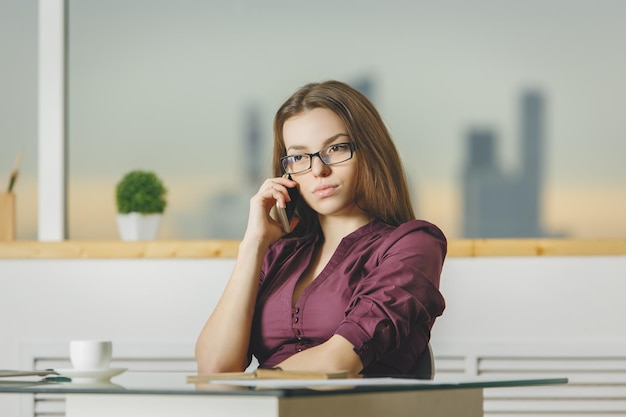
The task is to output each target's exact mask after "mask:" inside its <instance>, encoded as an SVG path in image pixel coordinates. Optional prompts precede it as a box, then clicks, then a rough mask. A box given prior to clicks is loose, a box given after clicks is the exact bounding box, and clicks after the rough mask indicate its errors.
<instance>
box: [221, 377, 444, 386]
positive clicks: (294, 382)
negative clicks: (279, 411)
mask: <svg viewBox="0 0 626 417" xmlns="http://www.w3.org/2000/svg"><path fill="white" fill-rule="evenodd" d="M216 382H219V384H220V385H236V386H244V387H253V388H309V387H345V386H349V387H357V386H358V387H363V386H385V385H387V386H393V385H431V384H437V383H436V382H433V381H431V380H424V379H406V378H343V379H220V380H219V381H216Z"/></svg>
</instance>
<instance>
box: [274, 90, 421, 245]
mask: <svg viewBox="0 0 626 417" xmlns="http://www.w3.org/2000/svg"><path fill="white" fill-rule="evenodd" d="M315 108H326V109H329V110H331V111H332V112H334V113H335V114H336V115H337V116H339V118H340V119H341V120H342V121H343V123H344V124H345V126H346V129H347V133H348V135H349V136H350V140H351V141H353V142H354V144H355V145H356V153H357V158H356V159H357V164H358V166H357V189H356V193H355V195H356V197H355V200H356V201H355V202H356V204H357V205H358V207H359V208H361V209H362V210H363V211H365V212H366V213H368V214H369V215H371V216H372V217H374V218H375V219H377V220H379V221H381V222H384V223H387V224H390V225H392V226H398V225H399V224H401V223H404V222H407V221H409V220H413V219H415V214H414V212H413V206H412V205H411V198H410V195H409V191H408V187H407V181H406V177H405V173H404V169H403V167H402V162H401V160H400V156H399V155H398V151H397V150H396V147H395V145H394V144H393V141H392V140H391V135H390V134H389V131H388V130H387V128H386V126H385V124H384V122H383V120H382V119H381V117H380V115H379V114H378V111H377V110H376V108H375V107H374V105H373V104H372V103H371V102H370V101H369V100H368V99H367V97H365V96H364V95H363V94H361V93H360V92H359V91H357V90H355V89H354V88H352V87H350V86H349V85H347V84H345V83H342V82H339V81H325V82H321V83H311V84H307V85H305V86H303V87H301V88H299V89H298V90H296V92H295V93H294V94H293V95H292V96H291V97H289V98H288V99H287V100H286V101H285V102H284V103H283V105H282V106H281V107H280V108H279V109H278V111H277V112H276V116H275V118H274V155H273V163H272V164H273V167H274V175H275V176H280V175H282V173H283V172H282V168H281V165H280V158H281V157H283V156H285V155H286V154H287V150H286V148H285V141H284V138H283V125H284V124H285V122H286V121H287V120H288V119H290V118H291V117H293V116H296V115H298V114H300V113H302V112H304V111H308V110H312V109H315ZM296 215H297V216H298V217H299V219H300V223H299V224H298V227H297V228H296V230H294V232H293V233H292V235H294V236H303V235H309V234H311V233H315V232H316V231H317V229H318V227H319V223H318V219H317V213H316V212H315V211H313V209H311V208H310V207H309V206H308V205H307V204H306V203H305V202H304V199H302V198H301V199H300V200H299V202H298V205H297V209H296Z"/></svg>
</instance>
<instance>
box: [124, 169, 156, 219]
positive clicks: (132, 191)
mask: <svg viewBox="0 0 626 417" xmlns="http://www.w3.org/2000/svg"><path fill="white" fill-rule="evenodd" d="M115 194H116V202H117V212H118V213H121V214H127V213H131V212H138V213H143V214H148V213H163V211H164V210H165V206H167V200H166V199H165V195H166V194H167V189H166V188H165V186H164V185H163V183H162V182H161V180H160V179H159V178H158V177H157V176H156V175H155V174H154V173H153V172H147V171H131V172H129V173H128V174H126V175H125V176H124V177H123V178H122V179H121V180H120V182H118V183H117V187H116V189H115Z"/></svg>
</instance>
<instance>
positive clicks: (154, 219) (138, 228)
mask: <svg viewBox="0 0 626 417" xmlns="http://www.w3.org/2000/svg"><path fill="white" fill-rule="evenodd" d="M161 216H162V215H161V214H141V213H136V212H132V213H128V214H118V215H117V229H118V231H119V232H120V238H121V239H122V240H154V239H156V237H157V235H158V233H159V226H160V225H161Z"/></svg>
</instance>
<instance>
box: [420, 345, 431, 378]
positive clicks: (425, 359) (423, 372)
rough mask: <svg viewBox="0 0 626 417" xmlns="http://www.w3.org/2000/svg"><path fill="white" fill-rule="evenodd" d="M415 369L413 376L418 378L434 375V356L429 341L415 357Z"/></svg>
mask: <svg viewBox="0 0 626 417" xmlns="http://www.w3.org/2000/svg"><path fill="white" fill-rule="evenodd" d="M416 369H417V372H416V375H415V377H416V378H418V379H433V377H434V376H435V358H434V356H433V349H432V347H431V346H430V343H428V345H426V349H424V351H423V352H422V353H421V354H420V356H419V357H418V358H417V367H416Z"/></svg>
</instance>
